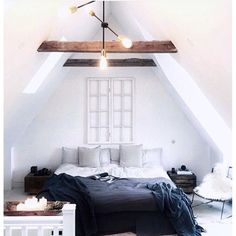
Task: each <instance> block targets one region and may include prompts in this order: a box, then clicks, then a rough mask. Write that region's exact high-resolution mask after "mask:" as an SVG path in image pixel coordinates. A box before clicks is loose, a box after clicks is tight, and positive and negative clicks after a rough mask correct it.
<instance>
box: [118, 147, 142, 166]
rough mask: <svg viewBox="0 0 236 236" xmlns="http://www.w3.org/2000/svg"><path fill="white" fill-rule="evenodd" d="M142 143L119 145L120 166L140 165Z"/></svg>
mask: <svg viewBox="0 0 236 236" xmlns="http://www.w3.org/2000/svg"><path fill="white" fill-rule="evenodd" d="M142 150H143V145H142V144H140V145H120V166H122V167H142V162H143V160H142V156H143V152H142Z"/></svg>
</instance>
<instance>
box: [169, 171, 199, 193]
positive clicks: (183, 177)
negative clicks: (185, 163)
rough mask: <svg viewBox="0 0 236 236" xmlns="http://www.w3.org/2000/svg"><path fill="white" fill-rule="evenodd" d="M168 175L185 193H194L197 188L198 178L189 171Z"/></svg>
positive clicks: (172, 172)
mask: <svg viewBox="0 0 236 236" xmlns="http://www.w3.org/2000/svg"><path fill="white" fill-rule="evenodd" d="M167 174H168V175H169V177H170V178H171V180H172V181H173V182H174V183H175V185H176V186H177V187H178V188H182V189H183V191H184V192H185V193H192V192H193V189H194V188H195V187H196V182H197V177H196V175H195V174H194V173H192V172H191V171H189V170H183V171H181V170H177V171H176V170H175V169H174V168H172V170H171V171H167Z"/></svg>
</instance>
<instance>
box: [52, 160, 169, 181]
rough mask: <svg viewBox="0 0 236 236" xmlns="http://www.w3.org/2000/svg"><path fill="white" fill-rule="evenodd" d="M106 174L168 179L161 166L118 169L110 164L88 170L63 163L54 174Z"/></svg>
mask: <svg viewBox="0 0 236 236" xmlns="http://www.w3.org/2000/svg"><path fill="white" fill-rule="evenodd" d="M103 172H107V173H108V174H109V175H112V176H116V177H120V178H156V177H164V178H167V179H169V176H168V175H167V173H166V171H165V170H164V169H163V167H161V166H156V167H152V168H150V167H142V168H139V167H120V166H118V165H117V164H110V165H107V166H105V167H98V168H90V167H79V166H78V165H76V164H69V163H64V164H62V165H60V166H59V167H58V168H57V170H56V171H55V174H57V175H59V174H62V173H66V174H68V175H71V176H82V177H87V176H90V175H95V174H99V173H103Z"/></svg>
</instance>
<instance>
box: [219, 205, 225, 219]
mask: <svg viewBox="0 0 236 236" xmlns="http://www.w3.org/2000/svg"><path fill="white" fill-rule="evenodd" d="M224 207H225V201H223V205H222V209H221V216H220V219H221V220H222V216H223V212H224Z"/></svg>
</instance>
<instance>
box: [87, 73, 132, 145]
mask: <svg viewBox="0 0 236 236" xmlns="http://www.w3.org/2000/svg"><path fill="white" fill-rule="evenodd" d="M96 80H99V81H102V80H103V81H106V80H107V81H108V83H109V92H108V113H109V115H108V119H109V120H108V129H109V139H108V141H107V142H104V141H100V140H98V141H91V137H90V128H91V125H90V121H91V120H90V113H91V112H90V97H91V95H90V88H89V85H90V81H96ZM118 80H120V81H127V80H130V81H131V82H132V87H131V89H132V92H131V99H132V102H131V109H130V112H131V116H132V117H131V126H130V127H129V128H130V129H131V139H130V141H121V140H120V141H114V140H113V136H114V134H113V128H114V127H113V115H114V106H113V105H114V104H113V98H114V91H113V81H118ZM122 84H123V83H122ZM121 92H122V94H121V100H123V96H128V95H125V94H124V89H121ZM98 96H99V98H98V104H99V101H100V95H98ZM134 104H135V79H134V78H132V77H105V78H104V77H95V78H94V77H90V78H87V143H88V144H130V143H134V139H135V138H134V133H135V123H134V120H135V119H134V118H135V106H134ZM98 106H99V107H100V104H99V105H98ZM123 110H124V105H123V102H122V104H121V112H123ZM98 112H100V110H98ZM122 115H123V113H122ZM98 119H100V118H98ZM121 122H122V121H121ZM95 128H96V127H95ZM97 128H98V129H99V130H100V128H101V126H100V121H99V124H98V127H97ZM120 128H121V136H122V129H123V128H125V127H124V125H123V124H121V127H120Z"/></svg>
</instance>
